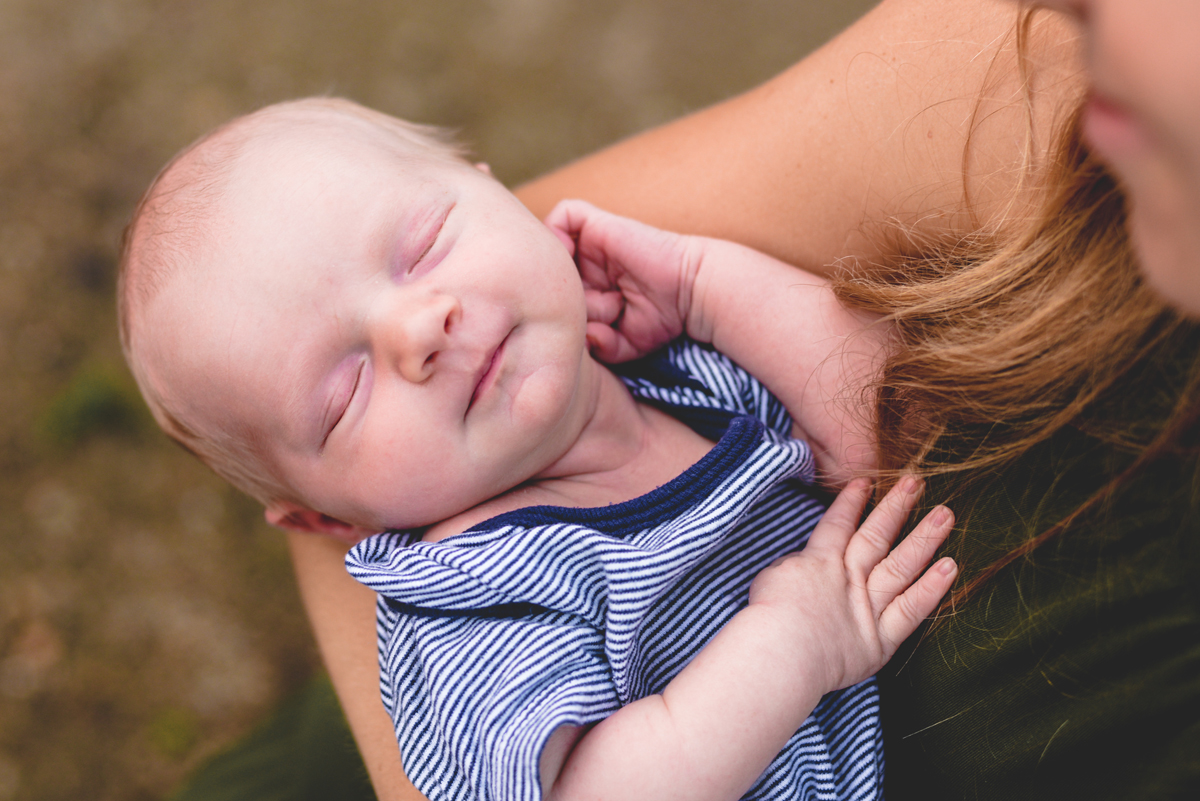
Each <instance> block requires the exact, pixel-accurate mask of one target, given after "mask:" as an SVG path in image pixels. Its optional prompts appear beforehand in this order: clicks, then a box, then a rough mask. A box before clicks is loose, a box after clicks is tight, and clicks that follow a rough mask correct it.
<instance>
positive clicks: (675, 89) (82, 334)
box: [0, 0, 871, 801]
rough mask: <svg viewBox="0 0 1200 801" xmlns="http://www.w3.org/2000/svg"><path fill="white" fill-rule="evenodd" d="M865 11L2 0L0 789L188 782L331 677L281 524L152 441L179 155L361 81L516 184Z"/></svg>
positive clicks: (691, 102)
mask: <svg viewBox="0 0 1200 801" xmlns="http://www.w3.org/2000/svg"><path fill="white" fill-rule="evenodd" d="M869 5H871V3H869V2H867V1H866V0H808V2H783V0H704V1H700V2H698V1H696V0H692V1H690V2H689V0H416V1H413V0H409V1H407V2H406V1H405V0H391V2H376V1H375V0H367V1H364V2H354V0H343V1H342V2H335V0H260V1H259V2H234V1H233V0H173V1H172V2H166V1H165V0H89V1H88V2H70V0H67V1H66V2H63V1H62V0H0V375H2V376H3V383H2V387H3V389H2V390H0V439H2V445H0V471H2V476H0V503H2V504H3V514H0V552H2V555H0V801H10V800H11V799H38V800H39V801H52V800H55V799H77V798H88V799H160V798H164V797H166V796H167V795H169V794H170V792H171V791H172V790H173V789H174V788H175V787H177V786H178V785H179V783H180V781H181V780H182V779H183V778H184V777H185V776H187V775H188V774H189V773H190V772H191V771H193V770H194V769H195V768H196V767H197V766H198V765H200V764H202V763H203V762H204V761H205V760H206V759H208V758H209V757H211V756H212V755H213V754H216V753H218V752H220V751H221V749H223V748H225V747H227V746H228V744H229V743H230V742H232V741H234V740H235V739H236V738H238V737H239V736H241V735H243V734H244V733H246V732H247V731H249V730H251V729H252V728H253V727H254V726H255V724H256V723H258V722H259V721H261V720H263V719H265V718H266V717H267V716H268V715H269V714H270V713H271V711H272V710H273V709H276V708H277V707H278V705H279V704H281V703H282V702H284V700H285V699H287V698H294V697H297V696H296V695H295V694H296V693H297V692H298V691H299V690H300V688H302V687H304V686H306V683H307V682H308V680H309V679H310V678H311V677H312V676H313V675H314V674H315V673H316V672H317V671H318V670H319V665H318V659H317V656H316V654H315V650H314V648H313V645H312V642H311V638H310V635H309V632H308V628H307V623H306V621H305V619H304V617H303V614H302V612H301V611H300V608H299V605H298V601H297V597H296V592H295V588H294V586H293V582H292V578H291V571H290V566H289V564H288V560H287V553H286V550H285V548H284V543H283V538H282V537H281V536H280V535H279V534H278V533H277V532H275V531H273V530H271V529H269V528H268V527H267V526H266V525H265V524H264V523H262V522H261V518H260V510H259V509H258V508H257V506H256V505H255V504H254V503H253V502H252V501H249V500H247V499H246V498H243V497H241V496H239V495H238V494H237V493H235V492H233V491H231V490H229V489H228V488H226V487H225V486H223V485H222V483H221V482H220V481H219V480H217V479H216V478H215V477H213V476H212V475H211V474H209V473H208V472H207V471H206V470H205V469H204V468H202V467H200V466H199V465H198V464H195V463H193V462H192V460H191V459H190V457H188V456H186V455H185V454H184V453H183V452H182V451H181V450H179V449H178V448H176V447H174V446H173V445H172V444H170V443H169V442H168V441H167V440H166V439H165V438H164V437H162V436H161V435H159V434H158V433H157V432H156V431H155V430H154V429H153V427H152V424H151V423H150V422H149V419H148V415H147V413H146V412H145V411H144V410H143V408H142V405H141V402H140V400H139V399H138V397H137V395H136V390H135V389H134V388H133V386H132V381H131V379H130V378H129V376H128V373H127V371H126V370H125V367H124V365H123V363H122V361H121V356H120V351H119V347H118V344H117V337H116V334H115V322H114V312H113V288H114V274H115V259H116V253H117V246H118V242H119V239H120V234H121V230H122V227H123V226H124V224H125V222H126V220H127V218H128V215H129V214H130V211H131V210H132V207H133V205H134V203H135V202H136V200H137V198H138V196H139V194H140V193H141V191H142V189H143V188H144V187H145V186H146V184H147V183H148V182H149V181H150V179H151V178H152V177H153V175H154V173H155V172H156V170H157V169H158V167H159V166H160V165H161V164H162V163H163V162H165V161H166V159H167V158H168V157H169V156H170V155H171V154H172V153H173V152H175V151H176V150H178V149H179V148H180V147H182V146H183V145H185V144H187V143H188V142H189V141H191V140H192V139H193V138H194V137H196V136H198V135H199V134H201V133H203V132H204V131H206V130H207V129H209V128H210V127H212V126H213V125H216V124H217V123H220V122H222V121H224V120H225V119H227V118H228V117H230V116H232V115H235V114H239V113H242V112H246V111H249V110H252V109H254V108H256V107H258V106H261V105H263V104H266V103H270V102H273V101H276V100H281V99H285V98H290V97H297V96H302V95H307V94H337V95H344V96H347V97H350V98H353V99H355V100H358V101H360V102H362V103H365V104H367V105H370V106H373V107H376V108H379V109H381V110H383V111H386V112H389V113H392V114H397V115H400V116H404V117H408V118H410V119H414V120H417V121H421V122H427V123H434V124H438V125H444V126H450V127H452V128H455V129H457V130H459V131H460V132H461V135H462V137H463V139H464V140H465V141H466V142H467V143H469V145H470V146H471V148H472V150H473V151H474V153H475V154H476V155H477V156H478V157H479V158H481V159H484V160H486V161H488V162H489V163H490V164H491V165H492V168H493V170H494V172H495V173H496V175H497V176H498V177H499V178H500V179H501V180H503V181H505V182H507V183H509V184H515V183H519V182H521V181H523V180H525V179H528V178H531V177H533V176H535V175H537V174H538V173H540V172H543V171H546V170H548V169H550V168H552V167H554V166H556V165H558V164H561V163H563V162H565V161H568V160H569V159H571V158H574V157H576V156H579V155H582V154H584V153H586V152H588V151H591V150H594V149H596V148H598V147H600V146H602V145H604V144H607V143H609V142H612V141H614V140H616V139H618V138H620V137H623V136H626V135H628V134H631V133H633V132H636V131H638V130H641V129H644V128H646V127H649V126H652V125H655V124H657V123H660V122H664V121H666V120H669V119H671V118H673V117H676V116H678V115H680V114H683V113H686V112H688V111H690V110H693V109H696V108H699V107H701V106H704V105H707V104H709V103H712V102H714V101H716V100H719V99H721V98H724V97H727V96H729V95H731V94H734V93H737V92H739V91H741V90H743V89H746V88H749V87H750V86H753V85H754V84H756V83H758V82H759V81H761V80H763V79H765V78H767V77H769V76H770V75H772V74H774V73H775V72H777V71H779V70H781V69H783V68H784V67H786V66H787V65H788V64H790V63H792V62H794V61H795V60H796V59H798V58H799V57H801V56H802V55H803V54H805V53H806V52H808V51H809V50H810V49H812V48H813V47H815V46H816V45H818V44H819V43H821V42H822V41H824V40H825V39H827V38H828V37H829V36H830V35H832V33H833V32H835V31H837V30H838V29H840V28H841V27H844V26H845V25H846V24H847V23H849V22H850V21H851V20H852V19H853V18H854V17H856V16H857V15H858V14H860V13H861V12H862V11H863V10H864V9H865V8H867V7H868V6H869ZM797 111H798V113H802V111H803V110H802V109H799V110H797Z"/></svg>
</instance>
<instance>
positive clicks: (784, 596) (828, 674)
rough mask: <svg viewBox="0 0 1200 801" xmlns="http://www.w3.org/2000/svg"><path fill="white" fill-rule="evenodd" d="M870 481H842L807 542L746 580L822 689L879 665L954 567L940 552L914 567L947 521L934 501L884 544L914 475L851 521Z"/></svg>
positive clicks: (915, 487)
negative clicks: (845, 483) (933, 506)
mask: <svg viewBox="0 0 1200 801" xmlns="http://www.w3.org/2000/svg"><path fill="white" fill-rule="evenodd" d="M870 488H871V485H870V482H868V481H866V480H864V479H858V480H855V481H853V482H851V483H850V484H849V485H848V486H847V487H846V489H844V490H843V491H842V492H841V494H840V495H838V497H837V499H836V500H834V502H833V504H832V505H831V506H830V507H829V511H828V512H826V513H825V517H824V518H822V519H821V522H820V523H819V524H818V525H817V527H816V528H815V529H814V530H813V533H812V536H811V538H810V539H809V541H808V545H807V547H805V548H804V550H802V551H798V552H797V553H793V554H789V555H787V556H785V557H783V558H782V559H780V560H778V561H777V562H775V564H773V565H771V566H770V567H768V568H767V569H766V570H764V571H762V572H761V573H759V574H758V576H757V577H756V578H755V579H754V582H753V584H751V586H750V605H751V607H752V608H753V607H755V606H758V607H759V608H760V609H765V610H769V611H770V613H771V614H772V615H773V616H775V619H776V623H777V624H778V625H779V626H780V627H781V628H780V631H781V632H782V633H783V636H785V637H787V638H788V641H790V642H791V643H794V644H795V646H796V648H797V651H796V653H797V655H798V657H797V658H799V659H802V660H804V661H805V663H807V664H809V665H813V666H814V667H816V666H819V669H818V671H817V673H816V675H817V676H818V677H819V678H820V680H821V681H822V682H823V684H822V686H823V687H824V691H825V692H831V691H833V690H837V689H840V688H843V687H849V686H850V685H853V684H857V683H858V682H860V681H862V680H864V679H866V678H868V677H869V676H871V675H873V674H874V673H876V672H877V671H878V670H879V669H880V668H882V667H883V666H884V665H885V664H886V663H887V661H888V660H889V659H891V657H892V654H894V653H895V652H896V649H897V648H898V647H899V646H900V643H902V642H903V641H904V640H905V639H906V638H907V637H908V636H909V635H910V634H912V633H913V631H915V630H916V628H917V626H918V625H920V623H921V621H922V620H924V619H925V618H926V617H927V616H929V615H930V614H931V613H932V612H933V610H934V609H935V608H936V607H937V604H938V601H939V600H940V599H941V597H942V596H943V595H944V594H945V593H946V591H947V590H948V589H949V588H950V585H951V583H952V582H953V581H954V577H955V575H957V573H958V567H957V565H955V563H954V560H953V559H951V558H949V557H943V558H942V559H939V560H938V562H937V563H936V564H934V565H933V566H932V567H931V568H930V569H929V570H927V571H925V572H924V575H922V570H924V568H925V566H926V565H927V564H928V563H929V560H930V559H931V558H932V557H933V553H934V551H936V550H937V548H938V546H939V545H941V544H942V542H943V541H945V539H946V536H947V535H948V534H949V532H950V529H951V527H952V526H953V525H954V516H953V514H952V513H951V512H950V510H949V509H947V508H945V507H942V506H939V507H937V508H936V509H934V510H933V511H932V512H930V513H929V514H928V515H926V516H925V518H924V519H923V520H922V521H921V522H920V523H919V524H918V525H917V527H916V528H915V529H913V531H912V532H911V533H910V534H909V535H908V536H907V537H905V539H904V541H903V542H901V543H900V544H899V545H898V546H897V547H896V548H895V549H894V550H892V549H891V546H892V543H893V542H894V541H895V539H896V536H897V535H898V534H899V532H900V529H901V527H902V526H903V525H904V521H905V519H906V518H907V517H908V514H909V512H910V511H912V508H913V505H914V504H915V503H916V500H917V498H918V497H919V495H920V491H921V482H920V481H918V480H917V479H915V478H903V479H901V480H900V482H899V483H898V484H897V485H896V486H895V487H893V488H892V490H891V491H890V492H889V493H888V494H887V495H886V496H885V497H884V499H883V500H882V501H881V502H880V503H879V505H878V506H877V507H876V508H875V509H874V510H873V511H872V512H871V514H870V515H868V516H867V519H866V520H865V521H863V523H862V525H861V526H859V520H860V519H861V517H862V513H863V509H864V507H865V506H866V503H867V499H868V497H869V496H870ZM809 660H814V661H809Z"/></svg>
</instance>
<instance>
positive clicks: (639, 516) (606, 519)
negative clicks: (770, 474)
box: [469, 415, 763, 538]
mask: <svg viewBox="0 0 1200 801" xmlns="http://www.w3.org/2000/svg"><path fill="white" fill-rule="evenodd" d="M762 438H763V426H762V423H760V422H759V421H758V420H757V419H756V418H753V417H749V416H745V415H738V416H735V417H733V418H732V420H731V421H730V423H729V426H728V428H726V429H725V434H724V436H722V437H721V440H720V441H719V442H718V443H717V444H716V445H715V446H713V448H712V450H710V451H709V452H708V453H707V454H705V455H704V458H703V459H701V460H700V461H698V462H696V463H695V464H694V465H692V466H691V467H689V468H688V469H687V470H685V471H684V472H683V474H682V475H680V476H678V477H677V478H675V479H673V480H671V481H668V482H667V483H666V484H663V485H662V486H661V487H659V488H658V489H655V490H651V491H650V492H648V493H646V494H645V495H642V496H640V497H637V498H634V499H633V500H629V501H625V502H623V503H615V504H612V505H611V506H595V507H571V506H528V507H526V508H524V509H514V510H513V511H511V512H504V513H503V514H499V515H496V516H495V517H492V518H489V519H487V520H485V521H483V522H481V523H479V524H478V525H475V526H473V527H472V528H471V529H469V531H488V530H491V529H497V528H500V527H501V526H524V527H533V526H544V525H553V524H555V523H575V524H578V525H586V526H588V527H589V528H593V529H596V530H597V531H603V532H605V533H607V534H611V535H613V536H617V537H622V538H623V537H628V536H631V535H633V534H636V533H637V532H639V531H644V530H645V529H646V528H649V527H650V526H653V525H655V524H656V523H658V522H659V521H662V520H665V519H668V518H673V517H679V516H680V515H681V514H682V513H683V512H684V511H686V510H687V509H689V508H690V507H692V506H694V505H696V503H698V502H699V501H701V500H703V499H704V498H706V497H708V496H709V495H711V494H712V493H713V492H714V491H715V490H716V488H717V487H718V486H720V485H721V484H722V483H723V482H724V481H725V479H727V478H728V477H729V476H730V475H731V474H733V473H734V472H735V471H736V470H737V469H738V468H740V467H741V466H742V465H743V464H745V463H746V461H747V460H748V459H749V458H750V455H751V454H752V453H753V452H754V449H755V448H757V447H758V445H759V443H760V442H761V441H762Z"/></svg>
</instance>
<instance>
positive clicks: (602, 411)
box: [424, 368, 713, 541]
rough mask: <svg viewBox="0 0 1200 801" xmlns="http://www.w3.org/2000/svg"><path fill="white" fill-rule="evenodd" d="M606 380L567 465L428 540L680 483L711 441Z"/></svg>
mask: <svg viewBox="0 0 1200 801" xmlns="http://www.w3.org/2000/svg"><path fill="white" fill-rule="evenodd" d="M600 369H601V370H603V368H600ZM603 373H604V375H602V376H601V377H600V379H601V385H600V389H599V392H598V397H597V404H596V410H595V413H594V414H593V415H592V419H591V421H590V422H589V424H588V426H587V427H586V428H585V429H584V431H583V432H582V433H581V435H580V437H579V439H578V441H577V442H576V443H575V445H574V446H573V447H572V448H571V450H570V451H568V452H567V453H566V454H565V455H564V456H563V458H561V459H559V460H558V461H557V462H555V464H554V465H552V466H551V467H550V468H549V469H548V470H546V471H544V472H543V473H541V474H539V475H538V476H535V477H534V478H533V479H532V480H530V481H527V482H525V483H524V484H521V485H520V486H518V487H515V488H513V489H512V490H509V491H508V492H506V493H504V494H503V495H499V496H497V497H495V498H492V499H491V500H489V501H486V502H484V503H482V504H480V505H479V506H476V507H474V508H473V509H469V510H467V511H466V512H463V513H462V514H458V515H455V516H454V517H451V518H449V519H448V520H443V521H442V522H440V523H437V524H435V525H433V526H430V527H429V529H427V530H426V532H425V536H424V539H425V540H427V541H436V540H440V539H443V538H445V537H449V536H451V535H453V534H457V533H460V532H462V531H466V530H467V529H469V528H471V527H472V526H474V525H476V524H478V523H481V522H483V521H484V520H487V519H488V518H490V517H494V516H496V515H498V514H502V513H504V512H509V511H512V510H514V509H522V508H525V507H527V506H543V505H550V506H569V507H591V506H606V505H609V504H613V503H622V502H624V501H628V500H632V499H634V498H637V497H639V496H641V495H645V494H646V493H647V492H650V491H652V490H654V489H656V488H657V487H660V486H662V485H663V484H666V483H667V482H669V481H671V480H673V479H674V478H676V477H678V476H679V475H680V474H682V473H683V472H684V471H685V470H687V469H688V468H689V467H691V466H692V465H694V464H695V463H696V462H698V461H700V459H702V458H703V457H704V455H705V454H706V453H708V451H709V450H710V449H711V448H712V446H713V443H712V442H711V441H709V440H707V439H705V438H704V437H702V436H700V435H699V434H697V433H696V432H695V431H693V430H692V429H690V428H689V427H688V426H686V425H685V424H684V423H682V422H680V421H679V420H676V419H675V418H674V417H671V416H670V415H669V414H666V413H665V412H662V411H659V410H658V409H655V408H654V407H652V406H649V405H646V404H644V403H640V402H638V401H637V400H636V399H634V397H633V396H632V395H631V394H630V393H629V390H628V389H627V388H626V387H625V385H624V383H622V382H621V380H620V379H619V378H617V377H616V376H614V375H612V373H610V372H608V371H607V370H603Z"/></svg>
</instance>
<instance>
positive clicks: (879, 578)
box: [867, 506, 954, 609]
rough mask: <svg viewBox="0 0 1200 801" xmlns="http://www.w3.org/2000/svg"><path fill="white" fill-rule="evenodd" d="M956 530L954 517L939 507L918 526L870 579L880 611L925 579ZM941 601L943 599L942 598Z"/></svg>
mask: <svg viewBox="0 0 1200 801" xmlns="http://www.w3.org/2000/svg"><path fill="white" fill-rule="evenodd" d="M953 527H954V514H953V513H952V512H951V511H950V510H949V509H947V508H946V507H945V506H939V507H937V508H936V509H934V510H933V511H932V512H930V513H929V514H927V515H925V517H924V519H922V520H921V522H920V523H918V524H917V526H916V528H914V529H913V530H912V531H911V532H909V535H908V536H907V537H905V538H904V540H903V541H902V542H901V543H900V544H899V545H897V546H896V547H895V548H893V549H892V551H891V553H889V554H888V555H887V556H886V557H885V558H884V559H883V560H882V561H880V562H879V564H877V565H875V567H874V569H872V570H871V574H870V575H869V576H868V577H867V591H868V592H870V594H871V599H872V601H873V603H874V606H875V607H876V608H877V609H878V608H879V607H881V606H882V605H883V604H885V603H888V602H890V601H891V599H892V598H894V597H895V596H897V595H899V594H900V593H902V592H904V590H905V588H906V587H908V585H910V584H912V583H913V581H915V580H916V578H917V576H919V575H921V571H922V570H924V569H925V566H926V565H928V564H929V560H930V559H932V558H933V554H934V552H935V551H937V549H938V548H940V547H941V545H942V543H943V542H945V541H946V537H947V536H949V534H950V529H951V528H953ZM939 597H940V596H939Z"/></svg>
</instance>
